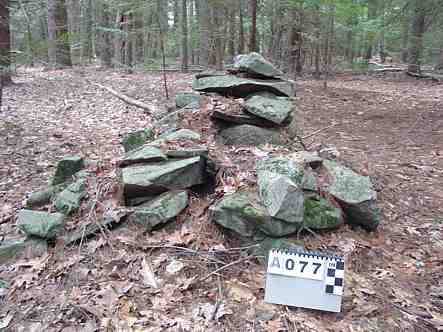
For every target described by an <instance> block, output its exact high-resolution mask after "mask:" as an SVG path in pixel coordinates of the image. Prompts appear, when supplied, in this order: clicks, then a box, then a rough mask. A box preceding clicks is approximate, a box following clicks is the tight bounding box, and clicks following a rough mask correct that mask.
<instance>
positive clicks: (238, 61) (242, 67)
mask: <svg viewBox="0 0 443 332" xmlns="http://www.w3.org/2000/svg"><path fill="white" fill-rule="evenodd" d="M234 68H235V69H237V70H238V71H241V72H245V73H248V74H251V75H258V76H265V77H270V78H276V77H282V76H283V75H284V74H283V72H282V71H280V70H278V69H277V68H276V67H275V66H274V65H273V64H272V63H270V62H269V61H268V60H266V59H265V58H264V57H263V56H262V55H261V54H259V53H256V52H252V53H249V54H240V55H238V56H236V57H235V59H234Z"/></svg>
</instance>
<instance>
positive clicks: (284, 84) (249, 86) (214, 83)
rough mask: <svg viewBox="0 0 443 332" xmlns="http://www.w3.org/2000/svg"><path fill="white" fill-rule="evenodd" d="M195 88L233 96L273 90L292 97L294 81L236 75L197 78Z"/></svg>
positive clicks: (245, 95) (277, 93) (279, 94)
mask: <svg viewBox="0 0 443 332" xmlns="http://www.w3.org/2000/svg"><path fill="white" fill-rule="evenodd" d="M193 88H194V90H196V91H201V92H215V93H219V94H221V95H225V96H226V95H227V96H233V97H241V98H244V97H247V96H249V95H251V94H253V93H257V92H263V91H267V92H271V93H274V94H276V95H278V96H284V97H292V96H294V94H295V91H294V82H292V81H284V80H261V79H252V78H242V77H237V76H234V75H225V76H209V77H202V78H199V79H198V78H196V79H195V80H194V83H193Z"/></svg>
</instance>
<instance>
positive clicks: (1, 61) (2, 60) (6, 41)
mask: <svg viewBox="0 0 443 332" xmlns="http://www.w3.org/2000/svg"><path fill="white" fill-rule="evenodd" d="M10 66H11V33H10V29H9V1H8V0H0V106H1V92H2V89H3V86H5V85H7V84H10V83H12V80H11V71H10Z"/></svg>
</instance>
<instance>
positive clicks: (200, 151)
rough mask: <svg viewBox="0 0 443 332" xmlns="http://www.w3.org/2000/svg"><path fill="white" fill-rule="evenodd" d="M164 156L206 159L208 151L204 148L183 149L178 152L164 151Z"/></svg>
mask: <svg viewBox="0 0 443 332" xmlns="http://www.w3.org/2000/svg"><path fill="white" fill-rule="evenodd" d="M166 155H167V156H168V157H170V158H192V157H197V156H200V157H203V158H208V156H209V151H208V149H207V148H206V147H204V146H200V147H199V146H191V147H183V148H180V149H179V150H172V149H169V150H167V151H166Z"/></svg>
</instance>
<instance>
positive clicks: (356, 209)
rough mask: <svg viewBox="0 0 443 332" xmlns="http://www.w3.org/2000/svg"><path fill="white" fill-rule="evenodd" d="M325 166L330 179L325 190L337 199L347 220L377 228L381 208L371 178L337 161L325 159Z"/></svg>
mask: <svg viewBox="0 0 443 332" xmlns="http://www.w3.org/2000/svg"><path fill="white" fill-rule="evenodd" d="M323 166H324V167H325V169H326V171H327V173H328V176H329V181H330V184H329V185H328V186H326V187H325V188H324V190H325V191H326V192H328V193H329V194H330V195H332V196H333V197H334V198H335V199H337V201H338V202H339V204H340V206H341V207H342V209H343V211H344V213H345V214H346V217H347V218H346V220H347V221H348V222H349V223H350V224H356V225H360V226H363V227H364V228H366V229H368V230H375V229H376V228H377V227H378V224H379V222H380V210H379V209H378V207H377V193H376V191H375V190H374V188H373V186H372V183H371V180H370V178H369V177H367V176H362V175H359V174H357V173H355V172H354V171H353V170H351V169H349V168H347V167H345V166H342V165H340V164H338V163H337V162H335V161H330V160H324V161H323Z"/></svg>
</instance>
